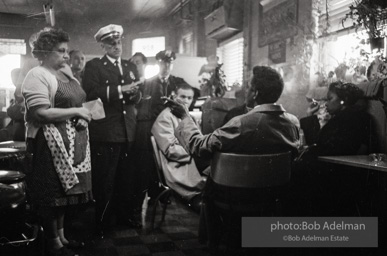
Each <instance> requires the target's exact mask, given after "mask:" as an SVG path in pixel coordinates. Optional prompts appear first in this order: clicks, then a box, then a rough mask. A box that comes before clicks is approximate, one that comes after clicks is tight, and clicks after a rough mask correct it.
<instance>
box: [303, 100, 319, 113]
mask: <svg viewBox="0 0 387 256" xmlns="http://www.w3.org/2000/svg"><path fill="white" fill-rule="evenodd" d="M319 109H320V105H319V104H318V102H314V101H312V103H310V105H309V107H308V109H307V110H306V115H307V116H312V115H314V114H316V113H317V111H318V110H319Z"/></svg>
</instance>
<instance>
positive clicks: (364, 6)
mask: <svg viewBox="0 0 387 256" xmlns="http://www.w3.org/2000/svg"><path fill="white" fill-rule="evenodd" d="M348 18H351V19H352V20H353V26H354V27H355V28H356V29H358V28H360V27H362V28H365V30H366V32H367V33H368V35H369V39H370V44H371V48H372V45H373V44H376V45H377V48H382V47H383V46H382V43H381V41H383V37H384V36H385V33H384V32H383V31H382V29H381V27H380V26H378V22H379V21H382V20H385V19H387V1H385V0H354V1H353V3H352V4H351V5H350V6H349V12H348V13H347V14H346V16H345V18H344V19H343V23H344V21H345V20H346V19H348ZM343 25H344V24H343Z"/></svg>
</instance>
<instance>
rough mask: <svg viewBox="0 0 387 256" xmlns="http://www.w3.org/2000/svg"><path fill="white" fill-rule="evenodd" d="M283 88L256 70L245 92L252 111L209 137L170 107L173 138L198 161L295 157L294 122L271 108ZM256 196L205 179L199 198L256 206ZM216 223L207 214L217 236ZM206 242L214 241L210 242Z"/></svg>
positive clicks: (273, 76)
mask: <svg viewBox="0 0 387 256" xmlns="http://www.w3.org/2000/svg"><path fill="white" fill-rule="evenodd" d="M283 88H284V83H283V80H282V78H281V76H280V75H279V74H278V72H277V71H275V70H274V69H272V68H270V67H263V66H256V67H254V69H253V78H252V80H251V87H250V88H249V90H248V95H249V96H251V97H253V98H254V99H255V104H254V109H252V110H250V111H249V112H248V113H246V114H244V115H240V116H236V117H234V118H233V119H231V120H230V121H229V122H228V123H227V124H225V125H224V126H223V127H220V128H218V129H216V130H215V131H214V132H213V133H210V134H207V135H203V134H202V133H201V132H200V129H199V128H198V127H197V126H196V124H195V122H194V121H193V120H192V119H191V118H190V116H189V113H188V109H187V108H186V107H185V106H184V105H183V104H181V103H175V104H171V109H172V113H173V114H174V115H176V116H177V117H178V118H181V119H182V121H181V122H180V124H179V126H178V127H177V129H176V130H175V135H176V137H177V138H178V139H179V142H180V144H181V145H183V146H184V147H185V148H186V150H187V152H190V153H191V154H196V155H198V156H201V157H206V156H207V157H211V156H212V154H213V153H214V152H216V151H221V152H232V153H247V154H269V153H278V152H285V151H291V152H292V153H293V154H294V155H296V154H297V152H298V147H299V145H300V141H299V122H298V119H297V118H296V117H295V116H293V115H291V114H289V113H286V112H285V109H284V108H283V107H282V106H281V105H277V104H275V102H276V101H277V100H278V98H279V97H280V96H281V94H282V91H283ZM235 171H238V170H235ZM226 192H228V193H226ZM258 194H259V191H258V190H254V191H252V190H251V189H238V191H233V192H230V190H229V188H224V187H223V186H221V185H218V184H215V183H214V182H213V181H212V180H211V179H210V178H208V179H207V184H206V187H205V190H204V193H203V197H204V198H206V201H208V200H209V201H212V200H214V199H215V200H216V201H221V202H225V203H231V204H233V203H236V202H240V200H241V199H244V200H246V199H247V200H250V202H251V201H252V200H254V201H255V200H257V202H259V199H260V196H258ZM219 221H220V219H219V218H217V217H216V214H215V215H212V214H211V221H210V220H206V222H207V225H210V226H211V227H208V228H209V230H213V231H214V232H215V233H217V232H219V227H217V225H218V224H219ZM214 237H216V236H214ZM201 238H203V237H201ZM209 242H210V243H212V242H214V241H211V239H210V241H209Z"/></svg>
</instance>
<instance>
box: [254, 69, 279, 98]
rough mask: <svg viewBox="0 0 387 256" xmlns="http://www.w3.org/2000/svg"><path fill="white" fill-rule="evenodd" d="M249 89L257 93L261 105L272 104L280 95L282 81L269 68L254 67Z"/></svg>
mask: <svg viewBox="0 0 387 256" xmlns="http://www.w3.org/2000/svg"><path fill="white" fill-rule="evenodd" d="M251 87H252V89H253V90H256V91H258V97H257V99H256V101H257V100H258V99H260V101H261V103H274V102H276V101H277V100H278V99H279V97H280V96H281V94H282V91H283V89H284V81H283V80H282V77H281V75H280V74H279V73H278V72H277V71H276V70H274V69H273V68H271V67H265V66H255V67H254V68H253V78H252V80H251Z"/></svg>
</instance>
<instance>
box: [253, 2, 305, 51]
mask: <svg viewBox="0 0 387 256" xmlns="http://www.w3.org/2000/svg"><path fill="white" fill-rule="evenodd" d="M265 3H266V4H265ZM276 3H277V4H276ZM297 19H298V0H285V1H283V0H277V1H262V2H261V3H260V4H259V26H258V46H259V47H263V46H266V45H268V44H271V43H273V42H276V41H280V40H284V39H286V38H289V37H292V36H295V35H297Z"/></svg>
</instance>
